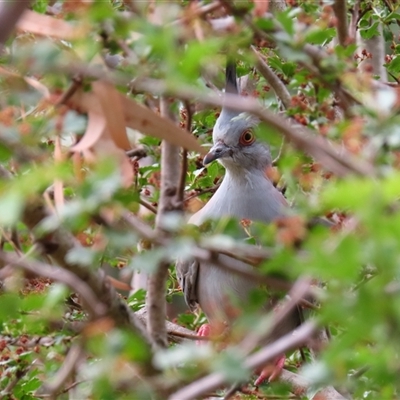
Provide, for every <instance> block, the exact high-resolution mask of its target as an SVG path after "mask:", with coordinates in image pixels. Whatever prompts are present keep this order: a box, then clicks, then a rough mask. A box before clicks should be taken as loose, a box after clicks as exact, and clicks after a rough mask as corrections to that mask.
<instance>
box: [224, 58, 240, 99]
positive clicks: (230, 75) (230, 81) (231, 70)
mask: <svg viewBox="0 0 400 400" xmlns="http://www.w3.org/2000/svg"><path fill="white" fill-rule="evenodd" d="M225 77H226V83H225V92H226V93H233V94H239V91H238V86H237V77H236V62H235V61H233V60H231V59H229V58H228V60H227V62H226V70H225Z"/></svg>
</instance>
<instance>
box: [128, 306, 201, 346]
mask: <svg viewBox="0 0 400 400" xmlns="http://www.w3.org/2000/svg"><path fill="white" fill-rule="evenodd" d="M135 315H136V316H137V318H139V320H140V321H142V322H143V324H144V325H146V323H147V315H148V312H147V309H146V308H145V307H144V308H142V309H141V310H139V311H136V313H135ZM165 324H166V329H167V333H168V336H169V338H170V339H171V340H172V341H174V342H182V339H190V340H192V339H193V340H204V339H199V338H198V337H197V335H196V334H195V332H193V331H191V330H189V329H187V328H184V327H183V326H180V325H177V324H174V323H173V322H171V321H165Z"/></svg>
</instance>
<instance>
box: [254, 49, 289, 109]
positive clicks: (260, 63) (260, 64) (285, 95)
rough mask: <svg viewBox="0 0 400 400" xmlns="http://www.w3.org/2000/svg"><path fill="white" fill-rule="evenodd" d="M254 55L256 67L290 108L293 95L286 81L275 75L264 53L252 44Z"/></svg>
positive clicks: (283, 102)
mask: <svg viewBox="0 0 400 400" xmlns="http://www.w3.org/2000/svg"><path fill="white" fill-rule="evenodd" d="M251 49H252V50H253V53H254V55H255V56H256V58H257V61H256V67H257V69H258V71H259V72H260V74H261V75H262V76H263V77H264V78H265V79H266V81H267V82H268V83H269V84H270V85H271V87H272V89H273V90H274V92H275V94H276V96H277V97H278V98H279V99H280V100H281V101H282V104H283V105H284V106H285V108H286V109H288V108H290V107H291V105H292V96H291V95H290V93H289V91H288V90H287V88H286V86H285V85H284V83H283V82H282V81H281V80H280V79H279V78H278V77H277V76H276V75H275V73H274V71H272V69H271V68H270V67H269V65H268V64H267V63H266V62H265V61H264V59H263V57H262V55H261V54H260V53H259V52H258V51H257V49H256V48H255V47H254V46H251Z"/></svg>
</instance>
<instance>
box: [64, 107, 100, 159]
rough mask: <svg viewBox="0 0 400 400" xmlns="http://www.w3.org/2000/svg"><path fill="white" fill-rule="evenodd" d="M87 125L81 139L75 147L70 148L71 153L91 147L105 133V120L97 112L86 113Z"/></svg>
mask: <svg viewBox="0 0 400 400" xmlns="http://www.w3.org/2000/svg"><path fill="white" fill-rule="evenodd" d="M88 114H89V115H88V117H89V121H88V125H87V127H86V131H85V134H84V135H83V138H82V139H81V140H80V142H79V143H77V144H76V145H75V146H73V147H72V148H71V150H72V151H83V150H87V149H90V148H91V147H93V146H94V145H95V144H96V143H97V142H98V141H99V140H100V138H101V136H103V135H104V134H105V132H106V125H107V124H106V120H105V118H104V117H103V116H102V115H101V114H100V113H97V112H94V111H92V110H89V111H88Z"/></svg>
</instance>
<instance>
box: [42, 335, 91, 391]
mask: <svg viewBox="0 0 400 400" xmlns="http://www.w3.org/2000/svg"><path fill="white" fill-rule="evenodd" d="M83 355H84V352H83V349H82V345H81V343H74V344H73V345H72V346H71V348H70V349H69V352H68V354H67V356H66V357H65V359H64V362H63V363H62V365H61V368H60V369H59V370H58V371H57V373H56V374H55V376H54V377H53V378H52V379H51V381H50V382H46V383H44V384H43V385H42V386H41V387H40V388H39V389H38V394H39V395H49V396H53V395H55V394H56V393H59V392H60V391H61V390H62V388H63V386H64V385H65V384H66V383H67V381H68V379H69V378H70V377H71V376H72V374H73V372H74V371H75V370H76V368H77V364H78V362H79V360H80V359H81V358H82V356H83Z"/></svg>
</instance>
